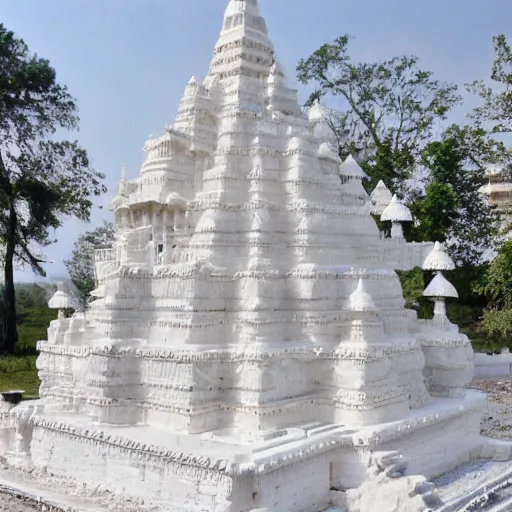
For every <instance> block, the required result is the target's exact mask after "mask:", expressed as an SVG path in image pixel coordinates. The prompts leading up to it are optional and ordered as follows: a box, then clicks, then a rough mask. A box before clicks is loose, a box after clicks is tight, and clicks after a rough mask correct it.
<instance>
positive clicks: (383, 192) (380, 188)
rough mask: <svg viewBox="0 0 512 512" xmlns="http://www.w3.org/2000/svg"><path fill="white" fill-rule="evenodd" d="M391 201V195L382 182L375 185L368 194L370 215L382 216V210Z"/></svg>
mask: <svg viewBox="0 0 512 512" xmlns="http://www.w3.org/2000/svg"><path fill="white" fill-rule="evenodd" d="M392 199H393V194H392V193H391V191H390V190H389V188H388V187H386V185H385V184H384V182H383V181H382V180H380V181H379V183H377V186H376V187H375V188H374V189H373V192H372V193H371V194H370V200H371V202H372V205H373V208H372V214H373V215H382V213H383V212H384V210H385V209H386V208H387V207H388V205H389V203H391V200H392Z"/></svg>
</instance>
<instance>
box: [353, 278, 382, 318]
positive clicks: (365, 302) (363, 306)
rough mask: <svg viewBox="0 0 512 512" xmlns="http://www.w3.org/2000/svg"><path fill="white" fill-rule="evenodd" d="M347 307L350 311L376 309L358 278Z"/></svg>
mask: <svg viewBox="0 0 512 512" xmlns="http://www.w3.org/2000/svg"><path fill="white" fill-rule="evenodd" d="M349 309H350V310H351V311H376V310H377V306H376V305H375V303H374V302H373V298H372V296H371V295H370V294H369V293H368V292H367V291H366V290H365V285H364V281H363V280H362V279H359V283H358V285H357V288H356V290H355V291H354V292H353V293H352V294H351V295H350V298H349Z"/></svg>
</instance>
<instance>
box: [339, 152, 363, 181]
mask: <svg viewBox="0 0 512 512" xmlns="http://www.w3.org/2000/svg"><path fill="white" fill-rule="evenodd" d="M340 174H341V175H343V176H349V177H351V178H359V179H363V178H368V175H367V174H366V173H365V172H364V171H363V169H361V166H360V165H359V164H358V163H357V162H356V161H355V159H354V157H353V156H352V155H348V157H347V158H346V159H345V161H344V162H343V163H342V164H341V167H340Z"/></svg>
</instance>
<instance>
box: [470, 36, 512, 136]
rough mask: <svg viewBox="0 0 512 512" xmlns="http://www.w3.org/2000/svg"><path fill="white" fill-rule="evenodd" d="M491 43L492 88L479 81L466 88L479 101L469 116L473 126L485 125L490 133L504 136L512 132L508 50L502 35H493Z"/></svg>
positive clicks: (510, 52)
mask: <svg viewBox="0 0 512 512" xmlns="http://www.w3.org/2000/svg"><path fill="white" fill-rule="evenodd" d="M493 42H494V62H493V66H492V72H491V80H492V81H493V86H491V87H489V86H488V85H487V84H486V83H485V82H483V81H477V82H473V83H472V84H468V85H467V89H468V90H469V91H470V92H473V93H475V94H477V95H478V96H480V98H481V99H482V105H481V106H479V107H477V108H476V109H474V111H473V113H472V116H471V117H472V119H473V121H474V122H475V123H476V125H477V126H484V125H489V127H490V129H491V131H492V132H494V133H508V132H511V131H512V49H511V47H510V44H509V43H508V41H507V38H506V37H505V35H503V34H500V35H497V36H495V37H494V38H493Z"/></svg>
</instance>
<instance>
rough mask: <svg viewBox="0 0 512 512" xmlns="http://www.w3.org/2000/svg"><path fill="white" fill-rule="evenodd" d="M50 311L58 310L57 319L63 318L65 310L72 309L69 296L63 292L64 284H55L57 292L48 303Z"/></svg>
mask: <svg viewBox="0 0 512 512" xmlns="http://www.w3.org/2000/svg"><path fill="white" fill-rule="evenodd" d="M48 307H49V308H50V309H58V310H59V313H58V317H59V319H61V318H64V310H65V309H73V304H72V301H71V299H70V297H69V295H68V294H67V293H66V292H65V291H64V283H62V282H60V283H57V291H56V292H55V293H54V294H53V295H52V297H51V298H50V300H49V301H48Z"/></svg>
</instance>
